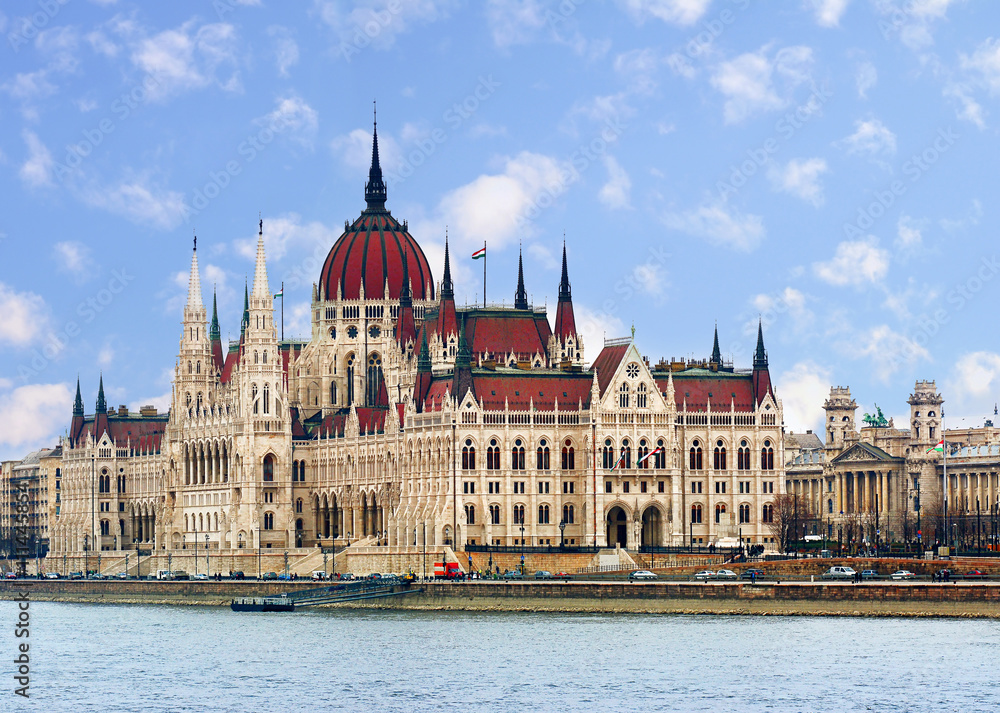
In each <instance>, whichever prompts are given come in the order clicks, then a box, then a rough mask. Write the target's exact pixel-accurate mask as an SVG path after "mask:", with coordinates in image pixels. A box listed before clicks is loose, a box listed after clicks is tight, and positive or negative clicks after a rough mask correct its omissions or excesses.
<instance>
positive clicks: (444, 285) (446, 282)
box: [441, 230, 455, 300]
mask: <svg viewBox="0 0 1000 713" xmlns="http://www.w3.org/2000/svg"><path fill="white" fill-rule="evenodd" d="M441 299H443V300H453V299H455V286H454V284H452V281H451V258H450V257H449V256H448V232H447V230H446V231H445V234H444V277H442V278H441Z"/></svg>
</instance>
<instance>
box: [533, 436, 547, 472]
mask: <svg viewBox="0 0 1000 713" xmlns="http://www.w3.org/2000/svg"><path fill="white" fill-rule="evenodd" d="M535 467H536V468H537V469H538V470H549V446H548V443H546V441H545V440H544V439H543V440H542V442H541V443H539V444H538V448H537V449H536V450H535Z"/></svg>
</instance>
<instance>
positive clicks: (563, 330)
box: [555, 243, 576, 342]
mask: <svg viewBox="0 0 1000 713" xmlns="http://www.w3.org/2000/svg"><path fill="white" fill-rule="evenodd" d="M555 335H556V337H557V338H558V339H559V341H561V342H565V341H566V338H567V337H572V338H573V339H576V317H575V316H574V314H573V295H572V292H571V290H570V285H569V269H568V268H567V266H566V243H563V254H562V278H561V279H560V280H559V304H558V306H557V307H556V329H555Z"/></svg>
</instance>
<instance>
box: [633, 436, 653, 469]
mask: <svg viewBox="0 0 1000 713" xmlns="http://www.w3.org/2000/svg"><path fill="white" fill-rule="evenodd" d="M648 455H649V446H647V445H646V439H645V438H643V439H642V440H641V441H639V447H638V448H637V449H636V451H635V467H636V468H642V469H643V470H645V469H646V468H650V467H652V466H651V464H650V462H649V458H647V457H646V456H648Z"/></svg>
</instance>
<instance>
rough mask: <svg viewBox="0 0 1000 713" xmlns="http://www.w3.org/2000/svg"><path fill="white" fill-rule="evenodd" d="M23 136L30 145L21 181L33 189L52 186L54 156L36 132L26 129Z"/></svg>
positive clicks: (20, 173)
mask: <svg viewBox="0 0 1000 713" xmlns="http://www.w3.org/2000/svg"><path fill="white" fill-rule="evenodd" d="M22 136H24V142H25V143H26V144H28V159H27V160H26V161H25V162H24V163H23V164H21V170H20V172H19V175H20V176H21V180H22V181H24V182H25V183H27V184H28V185H29V186H31V187H32V188H39V187H41V186H51V185H52V164H53V162H52V154H51V153H49V150H48V148H46V146H45V144H43V143H42V140H41V139H39V138H38V135H37V134H35V132H34V131H29V130H28V129H25V130H24V132H23V134H22Z"/></svg>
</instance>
